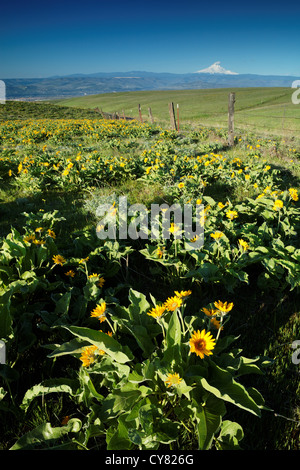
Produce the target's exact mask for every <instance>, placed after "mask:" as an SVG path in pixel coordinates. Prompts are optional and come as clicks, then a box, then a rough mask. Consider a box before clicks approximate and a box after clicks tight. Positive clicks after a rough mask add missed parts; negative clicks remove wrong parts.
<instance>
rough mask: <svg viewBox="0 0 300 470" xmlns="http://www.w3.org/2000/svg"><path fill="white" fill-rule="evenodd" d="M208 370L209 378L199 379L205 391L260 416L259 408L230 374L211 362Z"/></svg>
mask: <svg viewBox="0 0 300 470" xmlns="http://www.w3.org/2000/svg"><path fill="white" fill-rule="evenodd" d="M210 369H211V374H210V377H209V378H208V379H207V380H206V379H205V378H204V377H203V378H201V384H202V386H203V388H204V389H205V390H207V391H208V392H210V393H212V394H213V395H215V396H216V397H217V398H220V399H221V400H225V401H227V402H229V403H233V404H234V405H236V406H238V407H239V408H242V409H244V410H247V411H249V412H250V413H252V414H254V415H255V416H261V411H260V406H259V405H258V404H257V403H256V402H255V400H254V399H253V398H252V397H251V396H250V394H249V393H248V392H247V390H246V388H245V387H244V386H243V385H242V384H240V383H238V382H236V381H235V380H234V379H233V377H232V375H231V373H230V372H228V371H226V370H224V369H221V368H220V367H218V366H217V365H216V364H214V362H212V361H211V364H210Z"/></svg>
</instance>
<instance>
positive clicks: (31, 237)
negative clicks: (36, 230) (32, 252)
mask: <svg viewBox="0 0 300 470" xmlns="http://www.w3.org/2000/svg"><path fill="white" fill-rule="evenodd" d="M35 239H36V238H35V235H33V234H31V235H26V237H24V238H23V240H24V241H25V242H27V243H31V242H33V241H34V240H35Z"/></svg>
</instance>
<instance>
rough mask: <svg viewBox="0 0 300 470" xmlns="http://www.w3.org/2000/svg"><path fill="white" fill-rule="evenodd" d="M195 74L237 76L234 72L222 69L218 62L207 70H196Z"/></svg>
mask: <svg viewBox="0 0 300 470" xmlns="http://www.w3.org/2000/svg"><path fill="white" fill-rule="evenodd" d="M196 73H212V74H213V73H223V74H225V75H238V73H236V72H231V70H226V69H224V67H221V65H220V62H215V63H214V64H212V65H211V66H210V67H207V69H203V70H198V71H197V72H196Z"/></svg>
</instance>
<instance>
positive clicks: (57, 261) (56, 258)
mask: <svg viewBox="0 0 300 470" xmlns="http://www.w3.org/2000/svg"><path fill="white" fill-rule="evenodd" d="M52 259H53V262H54V264H60V265H61V266H62V265H63V264H64V263H66V260H65V258H64V257H63V256H61V255H54V256H53V258H52Z"/></svg>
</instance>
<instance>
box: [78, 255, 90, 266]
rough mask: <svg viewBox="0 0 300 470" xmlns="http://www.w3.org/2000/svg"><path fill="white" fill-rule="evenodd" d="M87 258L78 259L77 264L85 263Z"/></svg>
mask: <svg viewBox="0 0 300 470" xmlns="http://www.w3.org/2000/svg"><path fill="white" fill-rule="evenodd" d="M88 260H89V257H88V256H87V257H86V258H82V259H81V260H79V264H83V263H86V262H87V261H88Z"/></svg>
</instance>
